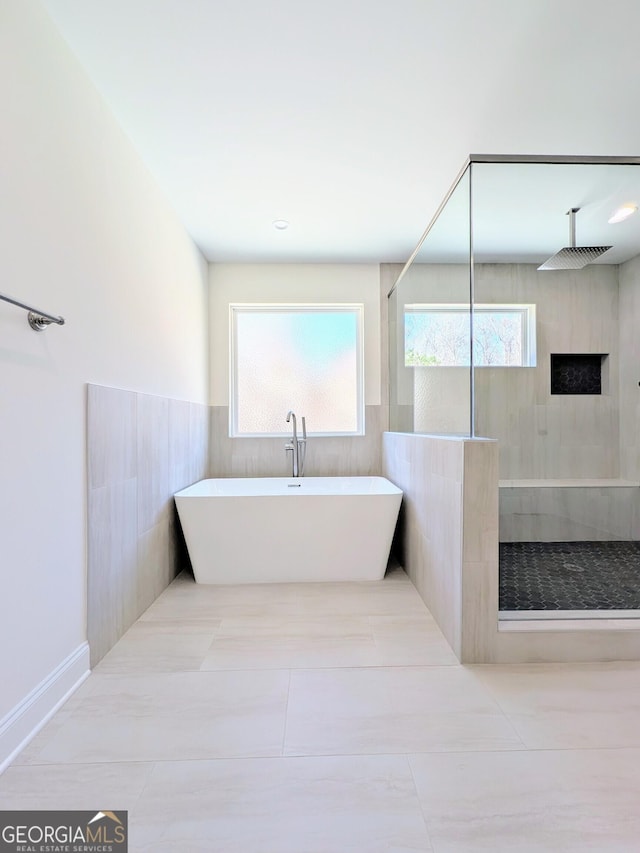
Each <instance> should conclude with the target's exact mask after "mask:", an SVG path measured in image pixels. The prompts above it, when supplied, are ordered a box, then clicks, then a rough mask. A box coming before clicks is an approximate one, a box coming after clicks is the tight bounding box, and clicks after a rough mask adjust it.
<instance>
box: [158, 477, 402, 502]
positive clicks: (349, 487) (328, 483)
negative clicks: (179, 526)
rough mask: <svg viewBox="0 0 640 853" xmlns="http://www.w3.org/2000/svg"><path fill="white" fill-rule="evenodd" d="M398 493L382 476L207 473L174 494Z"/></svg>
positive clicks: (179, 496)
mask: <svg viewBox="0 0 640 853" xmlns="http://www.w3.org/2000/svg"><path fill="white" fill-rule="evenodd" d="M356 495H357V496H361V497H368V496H376V495H377V496H380V495H402V489H399V488H398V487H397V486H396V485H395V484H394V483H392V482H391V481H390V480H387V479H386V477H378V476H362V477H296V478H294V477H210V478H207V479H204V480H199V481H198V482H197V483H193V484H192V485H190V486H187V488H185V489H181V490H180V491H179V492H176V493H175V494H174V498H176V499H180V500H182V499H197V498H218V497H222V498H249V497H252V498H260V497H283V498H291V497H297V498H301V497H312V496H314V497H340V496H349V497H351V496H356Z"/></svg>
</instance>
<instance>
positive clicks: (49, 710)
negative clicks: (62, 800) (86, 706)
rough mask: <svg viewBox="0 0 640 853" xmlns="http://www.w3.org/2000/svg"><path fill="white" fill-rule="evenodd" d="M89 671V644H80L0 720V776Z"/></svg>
mask: <svg viewBox="0 0 640 853" xmlns="http://www.w3.org/2000/svg"><path fill="white" fill-rule="evenodd" d="M89 672H90V669H89V643H82V645H81V646H78V648H77V649H76V650H75V651H73V652H71V654H70V655H69V656H68V657H67V658H65V660H63V661H62V663H61V664H60V665H59V666H57V667H56V668H55V669H54V670H53V672H51V673H50V674H49V675H48V676H47V677H46V678H45V679H44V680H43V681H41V682H40V684H38V685H37V686H36V687H35V688H34V689H33V690H32V691H31V693H29V694H28V695H27V696H26V697H25V698H24V699H23V700H22V702H20V703H18V704H17V705H16V706H15V708H13V709H12V710H11V711H9V713H8V714H7V715H6V716H5V717H4V718H3V719H2V720H0V773H2V772H3V771H4V770H6V768H7V767H8V766H9V765H10V764H11V762H12V761H13V760H14V759H15V758H16V756H17V755H18V754H19V753H20V752H21V751H22V750H23V749H24V748H25V746H26V745H27V744H28V743H29V741H30V740H31V739H32V738H33V737H34V736H35V735H36V734H37V733H38V732H39V731H40V729H41V728H42V727H43V726H44V725H45V723H47V722H48V721H49V720H50V719H51V717H53V715H54V714H55V712H56V711H57V710H58V708H60V706H61V705H63V704H64V703H65V702H66V701H67V699H68V698H69V696H71V694H72V693H73V692H74V691H75V690H77V689H78V687H80V685H81V684H82V682H83V681H84V680H85V678H87V676H88V675H89Z"/></svg>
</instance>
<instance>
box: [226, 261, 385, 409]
mask: <svg viewBox="0 0 640 853" xmlns="http://www.w3.org/2000/svg"><path fill="white" fill-rule="evenodd" d="M210 287H211V292H210V299H209V310H210V328H211V404H212V405H214V406H228V405H229V304H230V303H232V302H265V303H268V302H275V303H277V302H290V303H295V302H362V303H364V366H365V404H366V405H367V406H378V405H380V402H381V388H380V382H381V379H380V362H381V359H380V347H381V343H380V339H381V332H380V270H379V267H378V265H377V264H211V266H210Z"/></svg>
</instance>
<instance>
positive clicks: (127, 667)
mask: <svg viewBox="0 0 640 853" xmlns="http://www.w3.org/2000/svg"><path fill="white" fill-rule="evenodd" d="M220 622H221V620H220V619H218V620H212V622H211V624H210V625H209V626H205V625H190V624H187V625H180V624H176V623H175V622H168V623H167V622H153V623H152V622H136V624H135V625H133V626H132V627H131V628H130V629H129V630H128V631H127V633H126V634H125V635H124V637H123V638H122V639H121V640H120V641H119V642H117V643H116V645H115V646H114V647H113V648H112V649H111V651H110V652H108V654H106V655H105V656H104V657H103V658H102V660H101V661H100V663H99V664H98V666H97V667H96V668H95V672H96V673H101V674H103V675H104V674H106V673H119V674H126V673H149V672H189V671H193V670H198V669H200V666H201V664H202V661H203V660H204V658H205V656H206V654H207V652H208V650H209V647H210V645H211V643H212V641H213V638H214V637H215V635H216V633H217V631H218V630H219V624H220ZM216 623H217V624H216Z"/></svg>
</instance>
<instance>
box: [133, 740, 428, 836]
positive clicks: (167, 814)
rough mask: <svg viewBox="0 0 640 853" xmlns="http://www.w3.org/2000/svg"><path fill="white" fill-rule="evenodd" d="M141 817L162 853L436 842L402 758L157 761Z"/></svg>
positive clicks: (138, 821) (136, 829)
mask: <svg viewBox="0 0 640 853" xmlns="http://www.w3.org/2000/svg"><path fill="white" fill-rule="evenodd" d="M131 825H132V831H131V839H132V847H133V849H134V850H136V851H153V853H177V851H189V853H198V852H199V851H202V853H213V852H214V851H215V853H240V851H241V853H392V851H396V853H401V851H402V853H410V851H415V853H418V851H431V849H432V848H431V845H430V843H429V838H428V835H427V831H426V828H425V824H424V820H423V817H422V811H421V809H420V804H419V802H418V797H417V795H416V791H415V786H414V782H413V777H412V774H411V771H410V769H409V765H408V762H407V759H406V758H404V757H402V756H375V757H371V756H366V757H356V758H354V757H348V758H345V757H341V758H278V759H249V760H245V761H197V762H196V761H190V762H179V763H174V762H170V763H163V764H157V765H156V766H155V767H154V769H153V772H152V774H151V778H150V781H149V784H148V785H147V787H146V788H145V790H144V793H143V795H142V797H141V798H140V800H139V802H138V804H137V806H136V808H135V810H134V813H133V819H132V821H131Z"/></svg>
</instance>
